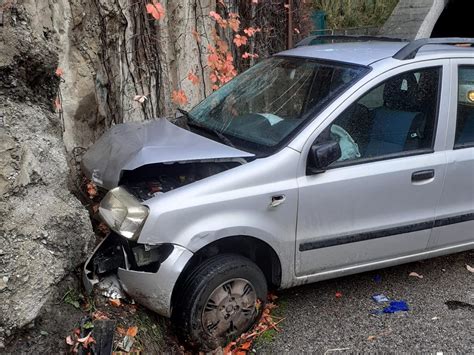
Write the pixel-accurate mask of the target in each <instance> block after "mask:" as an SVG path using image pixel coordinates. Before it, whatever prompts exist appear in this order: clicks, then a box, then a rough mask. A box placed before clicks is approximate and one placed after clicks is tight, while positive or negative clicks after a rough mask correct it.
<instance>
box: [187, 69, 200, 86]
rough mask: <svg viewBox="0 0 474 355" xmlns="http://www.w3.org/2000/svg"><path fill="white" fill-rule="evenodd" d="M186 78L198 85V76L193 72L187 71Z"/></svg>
mask: <svg viewBox="0 0 474 355" xmlns="http://www.w3.org/2000/svg"><path fill="white" fill-rule="evenodd" d="M188 80H189V81H190V82H192V83H193V84H194V85H198V84H199V78H198V76H197V75H196V74H194V73H193V72H189V74H188Z"/></svg>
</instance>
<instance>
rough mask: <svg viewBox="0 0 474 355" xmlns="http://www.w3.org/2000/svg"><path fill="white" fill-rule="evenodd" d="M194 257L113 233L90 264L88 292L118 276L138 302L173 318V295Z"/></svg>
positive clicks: (178, 249) (86, 267) (181, 250)
mask: <svg viewBox="0 0 474 355" xmlns="http://www.w3.org/2000/svg"><path fill="white" fill-rule="evenodd" d="M192 256H193V253H191V252H190V251H189V250H187V249H186V248H183V247H181V246H178V245H174V244H163V245H158V246H146V245H144V244H138V243H135V242H131V241H128V240H126V239H125V238H123V237H121V236H119V235H117V234H115V233H111V234H109V236H108V237H107V238H105V239H104V240H103V241H102V242H101V243H100V244H99V245H98V246H97V248H96V249H95V250H94V253H93V254H92V256H91V257H90V258H89V259H88V260H87V261H86V263H85V265H84V272H83V282H84V286H85V288H86V290H87V292H89V293H90V292H91V291H92V289H93V287H94V285H97V284H99V283H100V282H101V281H102V280H104V279H106V278H110V276H111V275H112V276H113V275H116V276H117V278H118V281H119V283H120V285H121V286H122V288H123V290H124V291H125V292H126V293H127V294H128V295H129V296H130V297H132V298H133V299H134V300H135V301H137V302H138V303H140V304H142V305H143V306H145V307H147V308H149V309H151V310H152V311H155V312H156V313H158V314H161V315H163V316H165V317H170V316H171V296H172V294H173V289H174V287H175V285H176V282H177V280H178V277H179V275H180V274H181V272H182V271H183V269H184V267H185V266H186V264H187V263H188V261H189V260H190V259H191V257H192Z"/></svg>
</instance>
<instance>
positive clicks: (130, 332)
mask: <svg viewBox="0 0 474 355" xmlns="http://www.w3.org/2000/svg"><path fill="white" fill-rule="evenodd" d="M137 333H138V327H130V328H128V329H127V335H128V336H130V337H134V336H135V335H137Z"/></svg>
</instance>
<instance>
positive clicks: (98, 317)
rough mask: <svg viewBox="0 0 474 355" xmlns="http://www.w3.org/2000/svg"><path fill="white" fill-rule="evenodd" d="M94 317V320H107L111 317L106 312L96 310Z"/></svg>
mask: <svg viewBox="0 0 474 355" xmlns="http://www.w3.org/2000/svg"><path fill="white" fill-rule="evenodd" d="M92 319H93V320H107V319H109V316H108V315H107V313H105V312H102V311H95V312H94V313H92Z"/></svg>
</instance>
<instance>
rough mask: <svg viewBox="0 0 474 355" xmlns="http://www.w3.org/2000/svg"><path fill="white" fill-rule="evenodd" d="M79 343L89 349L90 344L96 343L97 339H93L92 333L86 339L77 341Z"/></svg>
mask: <svg viewBox="0 0 474 355" xmlns="http://www.w3.org/2000/svg"><path fill="white" fill-rule="evenodd" d="M77 341H78V342H79V343H82V346H83V347H84V348H86V349H87V347H88V346H89V344H91V343H95V339H94V338H93V337H92V332H91V333H89V335H87V336H85V337H84V338H79V339H77Z"/></svg>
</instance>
